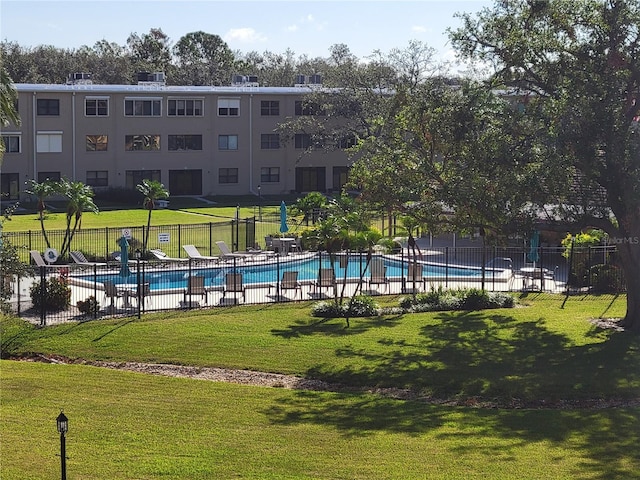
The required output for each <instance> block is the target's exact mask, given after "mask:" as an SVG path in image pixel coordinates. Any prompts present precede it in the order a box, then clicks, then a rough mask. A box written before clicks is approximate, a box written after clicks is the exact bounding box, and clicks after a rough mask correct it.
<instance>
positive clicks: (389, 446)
mask: <svg viewBox="0 0 640 480" xmlns="http://www.w3.org/2000/svg"><path fill="white" fill-rule="evenodd" d="M528 302H529V306H528V307H527V308H519V309H513V310H500V311H498V310H493V311H485V312H468V313H429V314H426V313H425V314H415V315H406V316H401V317H388V318H379V319H356V320H353V321H352V328H350V329H345V328H344V322H343V321H340V320H331V321H318V319H314V318H311V317H309V314H308V310H309V307H308V304H294V305H267V306H256V307H239V308H231V309H219V310H218V309H216V310H213V311H206V312H187V313H181V314H164V315H157V316H148V317H145V318H143V319H142V320H131V319H128V320H122V319H121V320H109V321H96V322H87V323H82V324H67V325H60V326H57V327H48V328H46V329H36V328H33V327H31V326H28V325H25V324H24V323H22V322H21V321H19V320H15V319H3V321H2V323H1V328H2V330H1V334H2V351H3V354H5V355H7V354H19V353H26V352H40V353H52V354H59V355H64V356H68V357H72V358H73V357H77V358H87V359H102V360H121V361H125V360H129V361H143V362H145V361H146V362H167V363H180V364H189V365H202V366H227V367H234V368H247V369H257V370H265V371H273V372H282V373H295V374H300V375H306V376H315V377H320V378H324V379H327V380H330V381H341V382H344V383H348V384H355V385H380V386H398V387H405V388H412V389H415V390H418V391H422V392H424V393H430V394H433V395H436V396H458V397H460V398H467V399H469V400H470V401H471V400H473V399H475V398H477V397H482V398H501V399H509V398H513V397H519V398H529V399H546V400H548V401H550V402H552V401H555V400H557V399H566V398H569V399H581V398H594V397H605V398H624V397H636V398H637V396H638V394H639V393H640V368H639V367H640V340H639V339H638V338H637V337H634V336H631V335H628V334H625V333H617V332H610V331H601V330H597V329H595V328H594V327H593V325H591V323H589V321H588V319H589V318H590V317H599V316H616V315H620V314H621V313H622V312H623V310H624V299H613V298H612V297H607V298H601V299H596V298H593V297H588V298H572V299H569V301H568V302H567V304H566V305H565V306H564V308H560V307H561V306H562V298H557V297H556V298H549V297H548V296H545V298H542V297H536V296H534V297H533V298H530V299H529V300H528ZM0 366H1V376H2V390H1V396H2V398H1V400H2V401H1V404H0V413H1V414H2V423H3V429H2V433H1V434H0V435H1V436H2V442H1V444H2V451H1V452H0V453H1V456H2V467H1V468H2V472H1V473H2V478H3V479H9V480H11V479H24V478H29V479H40V478H42V479H44V478H55V476H56V475H57V472H59V458H57V457H56V453H57V452H58V448H59V443H58V438H57V434H56V432H55V417H56V416H57V414H58V413H59V409H60V408H64V411H65V413H66V414H67V416H68V417H69V419H70V432H69V436H68V441H67V445H68V455H69V457H70V458H69V461H68V470H69V478H74V479H89V478H91V479H102V478H104V479H107V478H119V479H128V478H131V479H133V478H135V479H147V478H148V479H151V478H172V479H198V478H202V479H205V478H207V479H208V478H274V479H275V478H278V479H285V478H291V479H293V478H301V479H303V478H322V479H324V478H326V479H330V478H353V479H360V478H362V479H365V478H366V479H373V478H375V479H387V478H388V479H398V478H403V479H413V478H416V479H418V478H420V479H422V478H433V479H458V478H459V479H470V478H491V479H513V478H519V479H541V478H545V479H565V478H580V479H582V478H584V479H633V478H640V474H639V473H638V472H640V455H639V454H638V450H637V444H638V441H639V440H640V409H638V408H618V409H600V410H593V409H580V410H572V409H565V410H559V409H533V408H527V409H508V410H503V409H482V408H467V407H447V406H440V405H430V404H426V403H422V402H414V401H398V400H391V399H386V398H382V397H378V396H375V395H370V394H344V393H326V392H303V391H290V390H280V389H272V388H260V387H246V386H238V385H230V384H220V383H214V382H206V381H200V380H189V379H178V378H164V377H153V376H147V375H142V374H137V373H130V372H121V371H110V370H104V369H99V368H96V367H90V366H80V365H43V364H32V363H25V362H13V361H2V362H1V363H0ZM470 403H471V402H470Z"/></svg>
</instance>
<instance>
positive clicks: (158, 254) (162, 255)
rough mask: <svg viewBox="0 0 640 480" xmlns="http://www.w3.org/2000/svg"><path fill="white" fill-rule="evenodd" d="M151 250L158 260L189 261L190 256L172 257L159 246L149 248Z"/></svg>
mask: <svg viewBox="0 0 640 480" xmlns="http://www.w3.org/2000/svg"><path fill="white" fill-rule="evenodd" d="M149 252H150V253H151V255H153V256H154V257H156V258H157V259H158V260H162V261H163V262H188V261H189V259H188V258H179V257H170V256H168V255H167V254H166V253H164V252H163V251H162V250H160V249H157V248H154V249H151V250H149Z"/></svg>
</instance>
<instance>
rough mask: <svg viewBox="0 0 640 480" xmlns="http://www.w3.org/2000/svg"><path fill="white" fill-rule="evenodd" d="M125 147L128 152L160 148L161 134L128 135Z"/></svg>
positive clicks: (125, 138)
mask: <svg viewBox="0 0 640 480" xmlns="http://www.w3.org/2000/svg"><path fill="white" fill-rule="evenodd" d="M124 149H125V150H126V151H127V152H134V151H140V150H160V135H126V136H125V137H124Z"/></svg>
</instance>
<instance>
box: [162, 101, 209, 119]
mask: <svg viewBox="0 0 640 480" xmlns="http://www.w3.org/2000/svg"><path fill="white" fill-rule="evenodd" d="M202 104H203V101H202V100H190V99H187V98H176V99H169V100H168V103H167V115H168V116H169V117H202V116H203V115H204V113H203V109H202Z"/></svg>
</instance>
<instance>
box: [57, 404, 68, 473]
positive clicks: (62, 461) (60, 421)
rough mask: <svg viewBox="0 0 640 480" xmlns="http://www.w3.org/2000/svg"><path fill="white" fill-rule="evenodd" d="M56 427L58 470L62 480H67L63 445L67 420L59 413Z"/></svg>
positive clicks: (64, 446)
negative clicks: (58, 450) (57, 436)
mask: <svg viewBox="0 0 640 480" xmlns="http://www.w3.org/2000/svg"><path fill="white" fill-rule="evenodd" d="M56 425H57V427H58V432H59V433H60V468H61V472H62V477H61V478H62V480H67V448H66V445H65V435H66V433H67V431H68V430H69V419H68V418H67V416H66V415H65V414H64V413H63V412H62V411H60V415H58V418H56Z"/></svg>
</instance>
